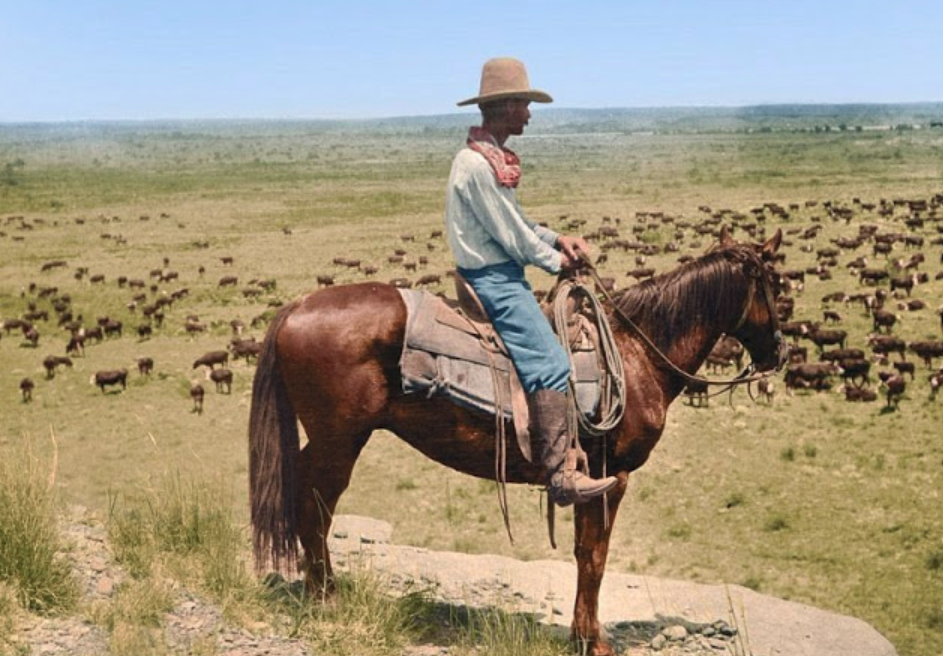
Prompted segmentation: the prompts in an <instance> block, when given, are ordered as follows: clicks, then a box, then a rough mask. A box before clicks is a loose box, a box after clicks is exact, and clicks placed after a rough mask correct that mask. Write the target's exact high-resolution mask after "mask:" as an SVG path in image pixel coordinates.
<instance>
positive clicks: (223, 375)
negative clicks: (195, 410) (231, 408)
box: [206, 367, 232, 394]
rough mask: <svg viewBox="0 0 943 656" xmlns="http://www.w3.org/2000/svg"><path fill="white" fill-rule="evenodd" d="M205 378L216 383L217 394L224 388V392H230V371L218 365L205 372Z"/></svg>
mask: <svg viewBox="0 0 943 656" xmlns="http://www.w3.org/2000/svg"><path fill="white" fill-rule="evenodd" d="M206 378H207V379H208V380H211V381H213V382H214V383H216V393H217V394H219V393H220V392H222V391H223V390H224V388H225V391H226V394H230V393H231V392H232V371H230V370H229V369H225V368H223V367H220V368H219V369H211V370H210V371H207V372H206Z"/></svg>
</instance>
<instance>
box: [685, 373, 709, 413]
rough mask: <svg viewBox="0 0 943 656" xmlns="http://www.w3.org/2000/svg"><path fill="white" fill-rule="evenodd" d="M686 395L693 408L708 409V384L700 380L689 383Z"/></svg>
mask: <svg viewBox="0 0 943 656" xmlns="http://www.w3.org/2000/svg"><path fill="white" fill-rule="evenodd" d="M684 395H685V396H686V397H688V400H689V401H690V402H691V406H692V407H695V408H706V407H707V405H708V399H709V397H708V396H707V383H706V382H702V381H699V380H691V381H688V384H687V386H686V387H685V388H684Z"/></svg>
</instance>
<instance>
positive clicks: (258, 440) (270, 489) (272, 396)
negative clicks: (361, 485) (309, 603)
mask: <svg viewBox="0 0 943 656" xmlns="http://www.w3.org/2000/svg"><path fill="white" fill-rule="evenodd" d="M297 307H298V302H297V301H296V302H294V303H290V304H288V305H286V306H284V307H282V308H281V309H280V310H279V311H278V314H276V315H275V319H274V320H273V321H272V325H271V326H269V329H268V332H267V333H266V336H265V341H264V343H263V345H262V352H261V353H260V354H259V359H258V365H257V368H256V372H255V379H254V380H253V383H252V407H251V410H250V413H249V500H250V504H251V511H252V547H253V553H254V556H255V566H256V569H257V570H258V571H262V570H263V569H264V568H265V567H266V566H267V565H270V566H271V567H272V568H273V569H274V570H275V571H276V572H278V571H282V568H283V567H284V568H285V569H286V570H289V571H290V570H291V569H293V567H294V566H295V565H296V564H297V562H298V530H297V509H296V504H297V498H298V497H297V475H296V468H297V466H298V458H299V451H300V446H299V436H298V424H297V418H296V414H295V409H294V408H293V407H292V405H291V400H290V399H289V398H288V395H287V393H286V391H285V383H284V382H283V381H282V376H281V372H280V370H279V366H278V354H277V352H276V346H275V344H276V338H277V337H278V331H279V330H280V329H281V327H282V325H283V324H284V323H285V320H286V319H287V318H288V317H289V315H291V313H292V312H293V311H294V310H295V309H296V308H297Z"/></svg>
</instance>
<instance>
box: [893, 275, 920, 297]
mask: <svg viewBox="0 0 943 656" xmlns="http://www.w3.org/2000/svg"><path fill="white" fill-rule="evenodd" d="M916 282H917V276H915V275H912V276H894V277H893V278H891V291H892V292H893V291H894V290H895V289H903V290H904V291H906V292H907V296H910V292H911V291H912V290H913V288H914V285H915V284H916Z"/></svg>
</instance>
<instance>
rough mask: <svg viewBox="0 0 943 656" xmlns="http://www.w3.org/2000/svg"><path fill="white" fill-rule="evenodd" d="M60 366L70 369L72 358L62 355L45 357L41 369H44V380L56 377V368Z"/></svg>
mask: <svg viewBox="0 0 943 656" xmlns="http://www.w3.org/2000/svg"><path fill="white" fill-rule="evenodd" d="M59 365H62V366H63V367H68V368H69V369H71V368H72V358H69V357H68V356H62V355H47V356H46V358H45V359H44V360H43V367H44V368H45V369H46V378H49V379H52V378H55V377H56V368H57V367H58V366H59Z"/></svg>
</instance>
